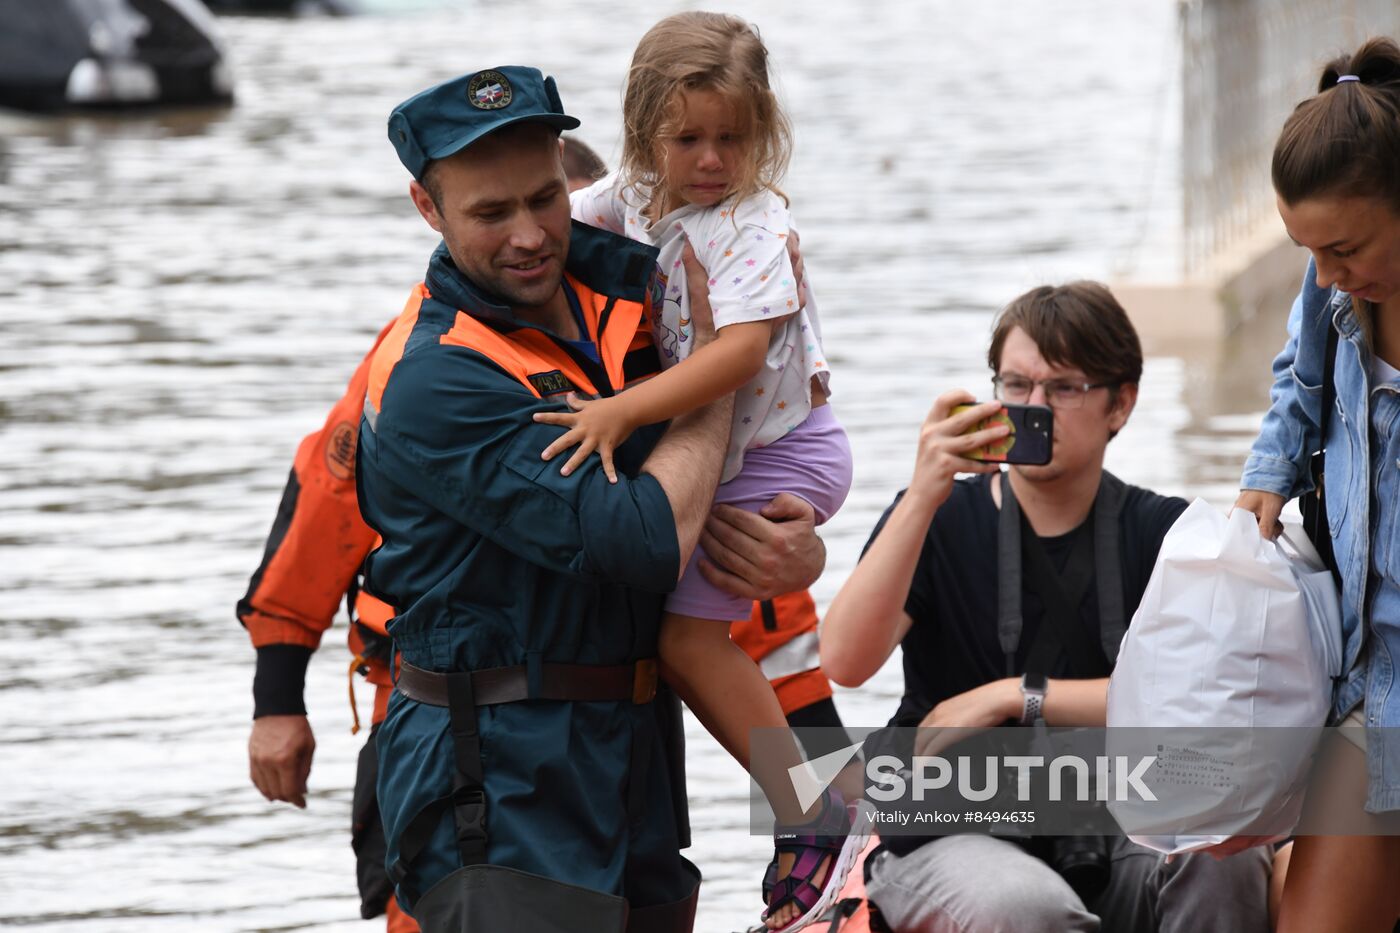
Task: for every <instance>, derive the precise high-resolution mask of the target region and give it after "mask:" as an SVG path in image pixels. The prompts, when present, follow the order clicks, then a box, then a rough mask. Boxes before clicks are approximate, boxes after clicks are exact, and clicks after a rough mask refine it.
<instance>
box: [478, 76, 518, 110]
mask: <svg viewBox="0 0 1400 933" xmlns="http://www.w3.org/2000/svg"><path fill="white" fill-rule="evenodd" d="M512 96H513V94H512V92H511V89H510V82H509V81H508V80H506V76H505V75H503V74H501V73H500V72H499V71H481V72H477V74H476V75H474V76H473V77H472V79H471V82H470V83H469V84H467V101H468V102H469V103H470V104H471V105H472V106H473V107H475V108H477V109H478V110H500V109H501V108H502V107H506V106H509V105H510V101H511V97H512Z"/></svg>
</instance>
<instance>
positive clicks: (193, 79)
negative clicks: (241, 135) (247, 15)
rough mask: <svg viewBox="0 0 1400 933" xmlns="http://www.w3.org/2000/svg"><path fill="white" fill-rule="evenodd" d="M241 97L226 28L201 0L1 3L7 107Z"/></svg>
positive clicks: (0, 94)
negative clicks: (227, 52) (223, 33)
mask: <svg viewBox="0 0 1400 933" xmlns="http://www.w3.org/2000/svg"><path fill="white" fill-rule="evenodd" d="M232 100H233V82H232V79H231V77H230V75H229V71H228V65H227V63H226V61H225V58H224V45H223V42H222V40H221V39H220V38H219V34H218V25H217V24H216V23H215V22H214V17H213V16H212V15H211V14H210V13H209V11H208V9H206V8H205V7H204V5H203V4H202V3H200V2H199V0H42V2H36V0H0V107H11V108H16V109H20V110H35V111H53V110H64V109H70V108H80V107H104V108H107V107H138V106H152V105H196V104H224V103H229V102H231V101H232Z"/></svg>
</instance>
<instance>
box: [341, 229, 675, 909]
mask: <svg viewBox="0 0 1400 933" xmlns="http://www.w3.org/2000/svg"><path fill="white" fill-rule="evenodd" d="M654 273H655V252H654V250H652V249H650V248H649V247H646V246H644V245H642V244H638V243H635V242H632V241H629V240H626V239H624V238H621V237H617V236H613V235H611V234H607V233H603V232H601V231H597V230H593V229H592V228H589V227H585V226H582V225H579V224H575V225H574V228H573V231H572V234H571V246H570V252H569V260H568V265H567V269H566V276H567V278H568V279H569V281H570V283H571V285H572V287H573V290H574V292H575V293H576V294H577V295H578V296H579V299H580V305H581V308H582V312H583V316H584V318H585V320H586V321H587V324H588V328H589V332H590V333H589V336H590V337H592V338H593V339H594V340H595V342H596V344H597V347H598V349H599V351H600V355H601V357H602V360H601V363H598V362H594V361H593V360H591V359H589V358H588V357H587V356H586V355H585V354H583V353H581V352H579V351H578V350H577V349H575V348H572V347H569V346H568V345H567V344H566V343H565V342H564V341H562V340H560V339H558V338H556V337H554V336H552V335H550V334H547V333H546V332H545V331H543V330H541V329H538V328H535V327H533V326H530V325H527V324H525V323H523V322H522V321H520V320H518V319H516V318H514V317H513V316H512V315H511V313H510V312H509V310H508V309H506V308H504V307H501V306H499V305H497V304H494V303H493V302H492V300H491V299H489V298H488V297H487V296H486V295H484V294H482V293H481V292H480V291H479V290H478V289H476V288H475V287H474V286H473V285H472V283H471V282H469V281H467V280H466V279H465V278H464V277H463V276H462V274H461V273H460V272H459V271H458V270H457V268H456V266H455V265H454V264H453V262H452V260H451V257H450V256H449V254H448V252H447V250H446V248H445V247H441V246H440V247H439V248H438V250H437V252H436V253H435V254H434V255H433V257H432V260H431V262H430V264H429V266H428V272H427V276H426V279H425V282H424V283H423V285H421V286H419V287H418V288H417V289H415V292H414V295H413V296H412V297H411V298H410V300H409V303H408V306H407V307H406V308H405V310H404V313H403V315H402V316H401V317H400V319H399V321H398V323H397V324H396V325H395V326H394V329H393V330H392V331H391V333H390V334H389V335H388V336H387V337H386V338H385V340H384V343H383V344H382V345H381V348H380V351H379V353H378V354H377V355H376V358H375V361H374V363H373V364H372V369H371V374H370V388H369V393H368V395H367V398H366V405H365V417H364V419H363V420H362V422H361V427H360V442H359V451H358V466H357V473H356V475H357V477H358V483H359V501H360V510H361V512H362V514H363V515H364V517H365V519H366V521H367V522H368V523H369V524H370V526H371V527H373V528H374V529H375V530H376V531H377V532H378V533H379V534H380V535H381V536H382V538H383V543H382V545H381V546H380V547H379V548H378V549H377V550H375V551H374V552H373V553H372V554H371V555H370V557H369V558H368V561H367V563H366V586H367V587H368V589H369V590H370V591H371V592H372V593H373V594H374V595H376V596H378V597H379V598H381V599H383V600H385V601H386V602H388V603H389V604H390V605H392V606H399V607H405V608H404V609H403V611H402V612H401V614H400V615H398V616H397V617H395V618H394V620H393V621H392V622H391V623H390V625H389V633H390V634H391V635H392V636H393V638H394V643H395V647H396V648H397V649H398V650H399V651H401V652H402V656H403V660H404V661H405V662H407V663H410V664H413V665H415V666H417V667H421V668H425V669H428V670H431V671H444V672H445V671H463V670H478V669H483V668H492V667H504V666H511V665H526V666H527V667H528V666H532V665H535V664H538V663H541V662H559V663H576V664H625V663H627V662H629V661H632V660H635V659H638V658H647V657H654V656H655V655H656V641H657V629H658V625H659V622H660V618H661V612H662V603H663V598H664V594H665V593H666V592H668V591H669V590H671V589H672V588H673V587H674V586H675V583H676V578H677V574H678V572H679V568H680V555H679V549H678V544H677V540H676V529H675V524H674V520H673V517H672V514H671V508H670V505H669V503H668V500H667V498H666V495H665V493H664V491H663V490H662V488H661V486H660V484H659V483H658V482H657V481H656V480H655V479H654V478H653V477H651V476H650V475H646V474H641V473H639V472H638V470H639V469H640V467H641V464H642V462H643V461H644V459H645V458H646V456H647V454H648V453H649V452H650V450H651V448H652V446H653V445H654V444H655V442H656V440H657V439H658V438H659V436H660V433H661V430H662V428H661V427H660V426H656V427H651V428H646V429H642V430H640V431H638V432H636V433H635V434H633V436H632V437H631V438H630V439H629V440H628V441H627V442H626V443H625V444H624V445H623V446H622V447H621V448H620V449H619V451H618V453H617V463H618V467H619V470H620V474H621V475H619V480H618V483H617V484H616V485H613V484H610V483H609V482H608V480H607V478H606V477H605V476H604V475H603V471H602V467H601V463H600V461H599V459H598V457H597V456H592V457H589V458H588V461H587V462H586V464H585V465H584V466H583V467H582V468H580V469H579V470H577V471H575V473H574V474H573V475H571V476H567V477H564V476H560V475H559V467H560V465H561V464H562V462H563V458H559V459H556V460H554V461H552V462H548V463H547V462H545V461H543V460H541V459H540V452H541V451H542V450H544V448H545V447H546V446H548V445H549V443H550V442H551V441H553V440H554V439H555V438H557V437H558V436H559V435H560V434H561V433H562V429H561V428H559V427H554V426H550V425H543V424H536V423H535V422H534V421H533V420H532V415H534V414H535V413H536V412H540V411H559V410H561V409H563V408H564V404H563V393H564V392H566V391H568V390H569V389H570V388H576V389H579V390H581V391H583V392H584V393H585V394H587V393H590V392H592V391H594V390H596V392H597V393H598V394H601V395H611V394H613V393H614V392H615V391H616V390H618V389H620V388H622V387H623V386H624V384H625V383H627V382H629V381H632V380H635V379H638V378H644V377H645V376H647V375H651V374H654V373H655V372H656V371H657V369H658V368H659V363H658V360H657V356H656V351H655V349H654V347H653V345H652V342H651V335H650V326H649V323H648V322H649V318H650V311H649V306H650V300H651V294H652V290H653V288H654V285H655V283H654ZM477 713H478V716H477V719H478V728H479V730H480V734H481V749H482V763H483V768H484V773H485V793H486V818H485V824H486V829H487V833H488V844H487V861H488V862H489V863H490V864H493V865H502V866H508V867H511V868H514V869H518V870H520V871H524V872H529V873H532V874H536V875H542V876H545V877H548V878H553V879H556V880H560V881H565V882H568V883H571V884H575V885H579V886H582V887H586V888H590V889H593V890H597V891H603V892H606V893H609V894H614V895H620V896H625V897H627V898H628V899H629V900H630V901H631V902H632V903H633V905H634V906H642V905H647V904H656V903H664V902H668V901H670V900H674V899H676V898H678V897H683V896H684V895H685V894H686V893H687V889H686V884H685V881H684V879H683V874H682V873H681V872H680V869H679V868H678V867H677V866H679V864H680V863H682V862H683V860H682V859H681V858H680V856H679V854H678V851H677V850H678V842H677V838H678V832H677V826H676V816H675V811H674V810H673V807H672V798H671V784H670V781H669V778H668V773H667V768H666V763H665V758H664V754H663V748H662V742H660V741H658V740H657V735H656V733H657V715H658V714H657V712H656V705H655V704H645V705H634V704H632V703H630V702H563V701H546V700H527V701H523V702H518V703H510V704H502V705H497V706H487V707H480V708H478V710H477ZM634 743H640V744H638V749H639V750H640V752H641V756H640V758H638V759H637V761H639V762H641V763H642V767H641V768H640V769H638V770H639V771H640V773H629V764H630V763H631V762H632V761H633V754H634V749H633V746H634ZM378 748H379V757H380V769H379V782H378V793H379V806H380V810H381V813H382V817H383V820H384V825H385V830H386V836H387V840H388V862H389V863H390V864H393V863H394V862H395V861H396V860H397V858H398V854H399V853H398V849H399V839H400V836H401V834H402V832H403V830H404V828H405V826H406V825H407V824H408V822H409V821H410V820H411V819H412V818H413V817H414V815H415V814H417V813H418V811H419V810H420V809H421V808H423V806H424V805H426V804H428V803H429V802H430V801H432V800H434V799H435V798H438V797H441V796H443V795H445V794H447V793H448V791H449V790H450V788H451V786H452V776H453V746H452V740H451V737H450V735H449V714H448V711H447V710H446V709H445V708H441V707H435V706H430V705H425V704H421V703H418V702H415V701H413V700H410V699H408V698H407V697H405V696H403V695H402V694H399V693H397V692H396V693H395V694H394V696H393V698H392V699H391V700H390V703H389V710H388V716H387V718H386V719H385V720H384V723H383V725H382V726H381V728H380V732H379V738H378ZM635 781H642V782H645V787H644V788H643V794H642V797H641V799H642V800H643V801H644V803H645V806H644V812H643V813H642V814H640V815H638V814H635V813H634V814H633V817H634V818H631V819H629V814H628V812H627V798H628V791H629V789H631V790H634V792H635V789H634V788H632V786H631V784H630V783H629V782H635ZM635 801H636V798H635V797H634V805H635ZM634 809H635V806H634ZM637 817H640V818H637ZM458 867H460V859H459V857H458V854H457V850H456V847H455V843H454V835H453V828H452V817H451V814H450V812H445V813H444V814H443V817H442V820H441V823H440V825H439V827H438V830H437V832H436V834H435V835H434V837H433V840H432V842H431V844H430V846H429V848H428V850H427V851H425V852H424V853H422V855H420V857H419V858H418V859H417V860H416V861H415V863H414V864H413V865H412V866H411V870H410V873H409V875H408V877H407V878H406V879H405V883H404V884H403V885H401V887H400V898H401V900H405V901H411V900H412V898H413V897H415V896H417V895H419V894H422V893H425V892H426V891H427V890H428V889H429V888H431V887H432V885H433V884H434V883H436V882H437V881H439V880H441V879H442V878H444V877H445V876H446V875H448V874H449V873H451V872H452V871H454V870H456V869H457V868H458ZM672 868H675V871H674V872H673V871H672ZM690 884H691V885H692V886H693V879H692V880H691V881H690ZM405 895H407V896H405ZM410 908H411V905H410Z"/></svg>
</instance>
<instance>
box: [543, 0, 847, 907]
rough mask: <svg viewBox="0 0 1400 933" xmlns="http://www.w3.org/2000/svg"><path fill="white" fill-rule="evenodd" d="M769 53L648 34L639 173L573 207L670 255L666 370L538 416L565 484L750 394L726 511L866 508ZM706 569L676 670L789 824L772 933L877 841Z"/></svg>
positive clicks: (726, 486) (692, 577) (670, 653)
mask: <svg viewBox="0 0 1400 933" xmlns="http://www.w3.org/2000/svg"><path fill="white" fill-rule="evenodd" d="M767 58H768V52H767V49H766V48H764V46H763V43H762V41H761V40H760V39H759V37H758V34H757V33H756V32H755V30H754V29H753V28H752V27H751V26H750V25H749V24H748V23H745V22H744V21H743V20H741V19H738V18H737V17H733V16H727V15H722V14H715V13H681V14H677V15H675V16H671V17H668V18H667V19H664V20H662V21H661V22H660V23H658V24H657V25H656V26H654V27H653V28H652V29H651V30H650V31H649V32H648V33H647V34H646V35H645V36H644V37H643V38H642V40H641V43H640V44H639V45H638V46H637V51H636V53H635V55H634V56H633V58H632V66H631V70H630V72H629V74H628V78H627V90H626V94H625V98H624V102H623V118H624V124H625V129H624V145H623V155H622V165H623V168H622V170H621V172H620V173H618V174H616V175H613V176H609V177H608V178H605V179H602V180H601V181H599V182H598V183H596V184H594V185H593V186H592V187H590V188H587V189H585V190H583V191H579V192H575V193H574V195H573V214H574V217H575V218H576V219H578V220H581V221H583V222H585V223H588V224H591V225H593V226H596V227H601V228H604V229H607V230H611V231H613V232H616V233H621V234H623V235H626V236H629V237H631V238H633V239H636V240H640V241H642V242H645V243H650V244H652V245H654V246H656V247H658V248H659V249H660V257H659V265H660V268H661V272H662V279H661V285H660V288H661V289H662V290H664V300H662V301H660V302H659V304H655V305H654V306H653V307H654V309H655V311H656V317H655V319H654V320H653V327H654V333H655V337H656V343H657V349H658V351H659V352H660V354H661V358H662V365H663V367H665V370H664V371H663V372H662V373H660V374H659V375H657V376H655V377H653V378H652V379H650V380H648V381H647V382H644V383H642V384H640V385H638V386H636V387H634V388H632V389H629V390H628V391H627V392H624V393H622V394H620V395H617V396H614V397H612V398H605V399H597V400H594V401H577V400H573V401H571V406H572V407H573V409H574V412H573V413H558V414H541V415H537V416H536V420H539V421H545V422H547V423H551V424H559V425H564V426H566V427H568V428H569V430H568V431H567V433H565V434H564V435H563V436H562V437H560V438H559V439H558V440H557V441H556V442H555V443H553V444H551V445H550V446H549V447H548V448H547V449H546V450H545V452H544V456H545V458H546V459H549V458H551V457H553V456H555V455H557V454H559V453H560V452H562V451H564V450H567V449H569V448H572V447H575V446H577V448H578V449H577V450H576V451H574V453H573V455H572V457H570V459H569V460H568V462H567V463H565V465H564V466H563V468H562V472H564V473H566V474H567V473H569V472H571V471H572V469H573V468H574V467H575V466H576V465H577V464H578V463H580V462H582V460H583V459H584V458H585V457H587V456H589V455H590V454H591V453H593V452H594V451H595V450H596V451H597V452H598V453H599V454H600V456H601V457H602V459H603V463H604V469H605V471H606V472H607V474H608V476H609V477H610V478H613V477H614V472H613V465H612V451H613V449H614V448H615V447H616V446H617V445H618V444H620V443H621V442H622V441H623V440H625V439H626V438H627V436H628V435H629V434H631V432H632V431H633V430H635V429H636V428H637V427H639V426H641V425H644V424H653V423H656V422H660V421H665V420H668V419H670V418H674V417H677V416H679V415H682V414H684V413H686V412H688V411H692V410H694V409H697V408H700V407H702V406H704V405H707V404H709V403H710V402H713V401H715V400H717V399H720V398H723V397H724V396H726V395H729V394H730V393H734V396H735V398H734V425H733V430H732V434H731V438H730V445H729V450H728V454H727V456H726V459H725V464H724V472H723V475H722V477H721V485H720V486H719V488H718V490H717V491H716V495H715V501H716V502H723V503H727V504H730V505H735V506H738V507H741V508H746V509H749V510H751V511H758V509H759V508H761V507H762V506H763V505H764V504H765V503H767V502H768V501H769V500H771V499H772V498H773V497H774V496H775V495H777V494H778V493H780V492H788V493H793V494H795V495H798V496H800V497H802V498H803V499H806V500H807V501H808V502H810V503H811V504H812V506H813V508H814V509H815V511H816V516H817V521H818V522H819V523H820V522H823V521H826V520H827V519H828V518H830V517H831V515H832V514H833V513H834V512H835V511H836V510H837V509H838V508H840V506H841V503H842V502H843V501H844V500H845V498H846V493H847V491H848V490H849V488H850V483H851V450H850V445H849V443H848V442H847V439H846V434H845V432H844V431H843V430H842V428H841V425H840V424H839V423H838V422H837V421H836V418H835V416H834V415H833V414H832V413H831V408H830V406H828V405H827V404H826V397H827V383H828V376H827V366H826V359H825V355H824V354H823V352H822V347H821V338H820V333H819V329H818V324H817V317H816V307H815V305H814V303H813V301H812V298H811V296H810V294H808V295H804V296H803V298H799V294H798V289H799V283H798V281H797V279H796V276H795V275H794V273H793V269H792V263H791V260H790V259H789V257H788V252H787V248H786V246H787V244H786V240H787V237H788V233H789V231H790V230H791V229H792V223H791V220H790V218H789V215H788V210H787V200H786V198H785V197H784V196H783V195H782V193H781V192H780V191H779V190H778V188H777V183H778V181H779V179H780V178H781V176H782V173H783V170H784V168H785V167H786V165H787V161H788V156H789V152H790V139H791V134H790V130H789V128H788V124H787V120H786V118H785V117H784V116H783V114H782V111H781V110H780V109H779V107H778V103H777V99H776V97H775V95H774V94H773V91H772V90H771V88H770V86H769V82H768V68H767ZM687 244H689V245H690V246H691V247H692V248H693V249H694V250H695V252H696V255H697V257H698V259H699V260H700V263H701V265H703V266H704V267H705V269H706V270H707V271H708V274H709V276H710V279H709V285H710V289H711V290H710V296H709V297H710V304H711V306H712V308H713V312H714V323H715V327H716V329H717V331H718V333H717V335H716V337H715V338H714V340H713V341H712V342H710V343H708V344H706V345H704V346H702V347H698V348H697V347H696V346H695V333H694V328H693V327H692V325H691V322H690V314H689V312H688V298H687V294H686V288H685V275H684V273H683V270H682V262H681V255H682V252H683V251H684V250H685V249H686V246H687ZM804 298H805V301H804ZM692 351H693V352H692ZM698 560H699V548H697V549H696V553H695V554H694V555H692V557H691V560H690V564H689V565H688V566H687V568H686V570H685V572H684V574H683V576H682V578H681V581H680V584H679V585H678V586H677V588H676V591H675V592H674V593H673V594H672V596H671V597H670V599H669V601H668V602H667V606H666V616H665V618H664V619H663V621H662V628H661V634H660V656H661V663H662V669H663V672H664V673H665V676H666V679H667V680H668V682H670V683H671V685H672V686H673V687H674V688H675V689H676V691H677V693H679V694H680V696H681V698H682V699H684V700H685V701H686V703H687V705H689V706H690V708H691V710H692V711H693V712H694V713H695V714H696V716H697V717H699V719H700V721H701V722H702V723H704V725H705V727H706V728H707V729H709V731H710V733H711V734H712V735H714V736H715V738H716V739H718V740H719V742H720V743H721V744H722V745H723V746H724V747H725V748H726V749H727V750H728V751H729V752H730V754H732V755H733V756H734V757H735V758H736V759H737V760H738V761H739V762H740V764H742V765H744V767H745V768H747V769H749V770H750V771H751V772H752V773H753V777H754V779H755V780H756V781H757V783H758V784H759V786H760V787H761V788H762V789H763V792H764V793H765V794H766V795H767V798H768V801H769V803H770V805H771V806H772V808H773V812H774V814H775V816H776V818H777V823H778V825H779V827H781V828H783V830H784V831H783V832H780V833H779V834H778V836H777V842H778V844H777V846H776V848H777V852H776V853H775V857H774V861H773V864H771V865H770V866H769V871H768V874H767V877H766V878H765V880H764V885H763V889H764V898H765V900H766V902H767V905H768V908H767V911H766V913H765V918H764V919H765V921H766V923H767V924H768V926H769V927H770V928H772V929H778V930H796V929H798V928H799V927H801V926H805V925H806V923H809V922H811V920H814V919H815V918H816V917H817V916H818V915H820V914H821V913H822V912H824V911H825V909H826V908H827V907H828V906H829V905H830V903H831V902H833V901H834V900H835V896H836V894H837V892H838V890H839V889H840V886H841V883H842V881H843V880H844V877H845V874H846V873H847V872H849V870H850V865H851V863H852V862H853V861H854V858H855V856H856V855H857V854H858V853H859V850H860V848H861V847H862V845H863V843H864V839H863V837H862V835H861V831H860V830H859V829H858V830H857V831H856V832H854V833H849V830H850V823H851V821H850V819H849V818H848V814H847V810H846V806H845V803H844V802H843V801H842V800H841V797H840V794H839V793H837V792H836V791H834V790H828V791H827V792H826V793H825V794H824V795H823V797H822V798H821V799H820V800H818V801H817V802H816V803H815V804H812V805H811V806H809V807H804V806H802V805H801V804H800V803H799V802H798V800H797V798H796V795H795V793H794V790H793V785H792V782H791V780H790V778H789V776H788V773H787V769H788V768H790V767H794V766H798V765H800V764H801V762H802V757H801V754H800V753H799V751H798V749H797V746H796V744H795V743H794V742H793V741H792V739H791V736H790V734H789V733H786V732H779V731H778V730H784V729H786V726H787V723H786V720H785V719H784V718H783V712H782V708H781V707H780V706H779V705H778V700H777V698H776V697H775V696H774V693H773V689H772V687H771V686H770V685H769V683H768V681H767V680H766V679H765V678H764V676H763V674H762V672H761V671H760V670H759V668H758V667H757V666H756V665H755V664H754V663H753V661H752V660H750V659H749V657H748V656H747V655H746V654H744V652H743V651H742V650H740V649H739V648H738V647H737V646H735V645H734V644H732V643H731V642H730V640H729V625H728V623H729V622H731V621H733V620H735V619H743V618H747V617H748V615H749V613H750V610H751V603H750V602H748V601H747V600H744V599H739V598H735V597H732V596H729V595H728V594H725V593H723V592H721V591H720V590H718V589H716V588H715V587H713V586H711V585H710V584H709V583H708V582H707V581H706V580H705V579H704V577H702V576H701V575H700V573H699V572H698V571H697V567H696V564H697V561H698ZM756 728H768V729H772V730H774V731H773V732H771V733H768V735H773V736H778V735H781V736H782V737H783V738H782V740H781V746H782V747H781V751H780V753H779V754H777V755H774V754H770V751H771V750H770V749H765V751H764V754H763V755H762V756H760V757H761V759H762V765H761V766H754V767H751V756H750V751H751V749H750V730H751V729H756ZM855 822H856V823H857V824H861V823H863V821H862V820H856V821H855ZM787 830H791V831H787ZM866 831H868V830H866ZM848 833H849V834H848Z"/></svg>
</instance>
